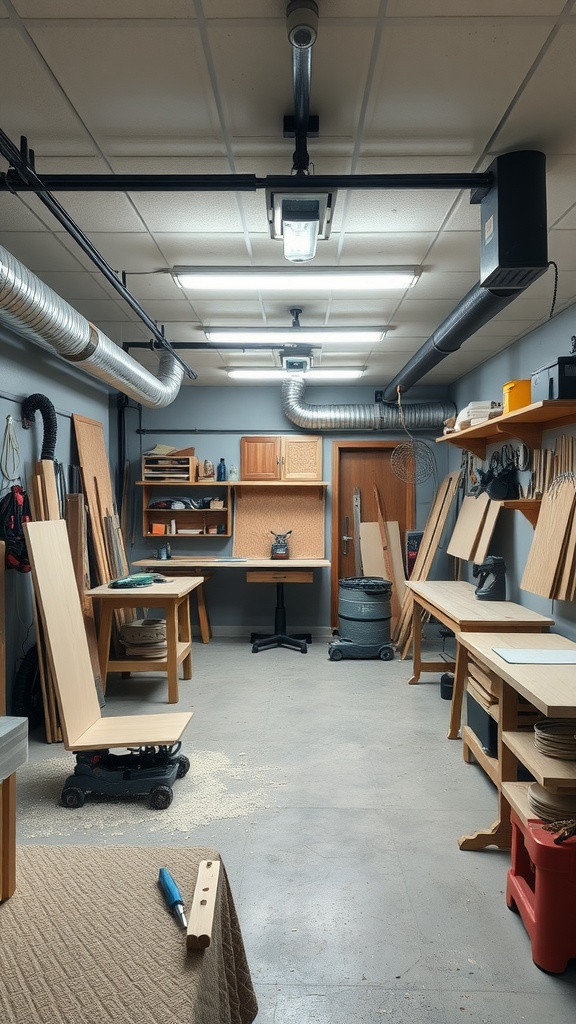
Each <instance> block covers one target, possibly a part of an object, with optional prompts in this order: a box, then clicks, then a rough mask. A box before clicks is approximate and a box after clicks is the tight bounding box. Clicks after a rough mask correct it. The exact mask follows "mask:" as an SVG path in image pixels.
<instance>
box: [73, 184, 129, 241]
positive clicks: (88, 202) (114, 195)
mask: <svg viewBox="0 0 576 1024" xmlns="http://www.w3.org/2000/svg"><path fill="white" fill-rule="evenodd" d="M57 198H58V202H59V203H60V204H61V206H63V207H64V209H65V210H66V212H67V213H68V214H69V215H70V217H71V218H72V220H74V221H75V222H76V224H77V225H78V227H79V228H80V229H81V230H82V231H84V232H85V233H86V234H88V233H89V232H91V231H99V232H101V231H110V232H112V231H115V232H121V231H130V232H137V231H145V230H146V227H145V225H144V224H143V223H142V221H141V219H140V217H139V216H138V214H137V212H136V211H135V210H134V207H133V205H132V204H131V202H130V200H129V199H128V198H127V196H125V195H124V194H123V193H121V192H59V193H58V196H57Z"/></svg>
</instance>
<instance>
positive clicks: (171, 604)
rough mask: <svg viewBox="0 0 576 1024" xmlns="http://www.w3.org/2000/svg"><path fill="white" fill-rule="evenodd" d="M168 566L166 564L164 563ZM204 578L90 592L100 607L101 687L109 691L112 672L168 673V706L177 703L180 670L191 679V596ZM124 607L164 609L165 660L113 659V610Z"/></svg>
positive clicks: (96, 588) (107, 587)
mask: <svg viewBox="0 0 576 1024" xmlns="http://www.w3.org/2000/svg"><path fill="white" fill-rule="evenodd" d="M164 566H166V562H164ZM202 582H203V580H202V577H201V576H191V574H188V577H186V578H184V579H182V578H180V579H178V580H176V579H168V580H167V581H166V582H165V583H151V584H150V585H149V586H145V587H120V588H118V589H114V588H110V587H109V586H108V584H103V585H102V586H100V587H93V588H92V590H87V591H86V595H87V596H88V597H91V598H92V600H93V601H99V602H100V606H101V614H100V629H99V631H98V658H99V661H100V675H101V676H102V688H103V690H104V692H106V680H107V676H108V673H109V672H126V673H128V674H130V672H165V673H166V676H167V679H168V703H169V704H177V703H178V670H179V666H180V665H182V669H183V674H184V679H191V678H192V632H191V629H190V604H189V595H190V593H191V591H193V590H195V589H196V588H197V587H199V586H200V585H201V584H202ZM122 608H163V609H164V611H165V615H166V645H167V651H166V657H165V658H158V659H156V658H138V657H133V658H127V657H125V658H116V659H114V658H112V656H111V652H110V643H111V639H112V622H113V615H114V611H116V610H118V609H122Z"/></svg>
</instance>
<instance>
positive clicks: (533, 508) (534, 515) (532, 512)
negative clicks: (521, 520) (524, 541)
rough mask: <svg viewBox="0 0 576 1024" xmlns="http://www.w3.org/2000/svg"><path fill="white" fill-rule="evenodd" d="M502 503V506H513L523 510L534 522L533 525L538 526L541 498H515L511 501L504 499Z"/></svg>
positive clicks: (517, 509) (512, 507) (524, 514)
mask: <svg viewBox="0 0 576 1024" xmlns="http://www.w3.org/2000/svg"><path fill="white" fill-rule="evenodd" d="M500 504H501V506H502V508H511V509H515V510H516V511H517V512H521V513H522V515H523V516H526V519H528V520H529V521H530V522H531V523H532V526H536V523H537V522H538V516H539V515H540V506H541V504H542V501H541V499H540V498H515V499H513V500H510V501H502V502H501V503H500Z"/></svg>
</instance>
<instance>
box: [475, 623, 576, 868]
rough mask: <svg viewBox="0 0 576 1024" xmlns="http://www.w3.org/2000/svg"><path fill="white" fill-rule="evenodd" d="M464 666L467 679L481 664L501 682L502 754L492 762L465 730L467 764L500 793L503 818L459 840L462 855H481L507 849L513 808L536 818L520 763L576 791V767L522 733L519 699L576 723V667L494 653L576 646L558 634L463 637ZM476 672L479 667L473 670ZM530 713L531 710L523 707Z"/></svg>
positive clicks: (543, 780)
mask: <svg viewBox="0 0 576 1024" xmlns="http://www.w3.org/2000/svg"><path fill="white" fill-rule="evenodd" d="M457 640H458V657H459V665H460V666H461V668H462V673H463V679H464V680H466V678H467V676H468V672H469V667H470V666H471V665H472V666H474V665H476V666H477V665H480V666H481V667H482V668H483V669H484V671H486V672H490V673H492V674H493V676H494V677H496V678H497V680H498V681H500V683H501V693H500V697H499V700H498V703H497V705H496V712H495V717H496V719H497V730H498V752H497V756H496V757H492V756H490V755H489V754H487V753H486V751H485V750H484V749H483V747H482V744H481V742H480V741H479V739H478V737H477V736H476V734H475V733H474V732H473V730H472V729H471V728H470V727H469V726H465V727H464V729H463V730H462V741H463V751H464V760H465V761H470V760H472V758H474V760H476V761H477V762H478V764H479V765H480V766H481V767H482V768H483V770H484V771H485V772H486V774H487V775H488V776H489V778H490V779H491V780H492V782H493V783H494V785H495V786H496V789H497V791H498V817H497V819H496V821H495V822H494V823H493V824H492V825H491V826H490V827H489V828H487V829H480V830H479V831H477V832H474V833H472V834H471V835H465V836H462V837H461V839H460V840H459V846H460V849H461V850H482V849H484V848H485V847H487V846H497V847H500V848H501V849H508V848H509V846H510V838H511V826H510V807H513V808H514V810H515V811H516V813H517V814H518V815H519V817H520V818H521V819H522V820H523V821H524V822H526V821H527V820H528V819H529V818H535V817H537V815H535V814H534V812H533V811H532V810H531V809H530V807H529V805H528V797H527V791H528V786H529V785H530V783H529V782H518V781H517V773H518V762H520V763H521V764H523V765H524V766H525V767H526V768H527V769H528V770H529V771H530V772H531V774H532V775H533V776H534V778H535V779H536V781H537V782H539V783H540V785H543V786H550V787H556V788H563V789H571V790H573V791H574V792H576V762H574V761H563V760H559V759H557V758H551V757H547V756H546V755H544V754H542V753H540V752H539V751H537V750H536V747H535V746H534V737H533V733H532V732H531V731H530V730H528V731H527V730H526V729H524V730H522V731H519V729H518V726H519V724H520V718H521V717H522V718H523V719H525V716H524V715H522V716H520V714H519V704H518V696H519V695H520V696H522V697H524V698H525V699H526V700H527V701H529V703H530V704H531V705H533V707H534V708H535V709H536V711H537V712H540V713H541V714H542V715H545V716H546V717H551V718H576V676H575V671H574V665H550V664H539V665H511V664H509V663H508V662H506V661H504V659H503V658H501V657H500V656H499V655H497V654H495V653H494V651H493V648H494V647H496V648H499V647H506V648H511V649H514V648H516V649H521V648H532V649H542V650H550V651H558V650H568V651H571V652H576V644H575V643H573V642H572V641H571V640H568V639H567V638H566V637H563V636H559V635H558V634H557V633H541V634H539V635H535V634H534V633H508V632H506V633H460V634H459V636H458V637H457ZM473 670H474V668H473ZM524 709H526V705H524Z"/></svg>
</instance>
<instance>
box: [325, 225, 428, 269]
mask: <svg viewBox="0 0 576 1024" xmlns="http://www.w3.org/2000/svg"><path fill="white" fill-rule="evenodd" d="M435 237H436V235H435V233H434V232H419V231H406V232H402V231H399V232H397V233H395V232H391V231H390V232H382V233H380V232H374V233H369V232H360V233H359V232H356V231H354V232H352V229H351V230H350V231H348V230H345V232H344V234H343V236H342V237H341V239H340V255H341V259H342V262H343V263H345V264H347V265H348V266H360V267H361V266H363V265H367V266H386V264H390V263H400V264H402V263H403V264H406V265H408V266H412V265H413V266H420V265H421V263H422V262H423V260H424V257H425V256H426V255H427V253H428V251H429V249H430V246H431V245H432V243H433V241H434V239H435Z"/></svg>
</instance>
